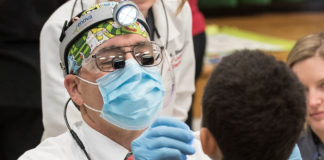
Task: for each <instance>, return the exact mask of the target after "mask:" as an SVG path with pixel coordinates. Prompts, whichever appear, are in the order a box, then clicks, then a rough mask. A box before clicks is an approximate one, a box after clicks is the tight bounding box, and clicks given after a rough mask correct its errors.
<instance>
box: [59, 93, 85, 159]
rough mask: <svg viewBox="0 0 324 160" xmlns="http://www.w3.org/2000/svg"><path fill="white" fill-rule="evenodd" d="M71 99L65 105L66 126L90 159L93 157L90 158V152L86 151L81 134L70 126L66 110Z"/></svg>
mask: <svg viewBox="0 0 324 160" xmlns="http://www.w3.org/2000/svg"><path fill="white" fill-rule="evenodd" d="M70 101H71V98H69V99H68V100H67V102H66V103H65V107H64V121H65V124H66V127H67V128H68V130H69V131H70V133H71V135H72V137H73V139H74V140H75V142H76V143H77V144H78V145H79V147H80V148H81V150H82V151H83V153H84V154H85V155H86V157H87V159H88V160H91V158H90V156H89V154H88V152H87V151H86V149H85V147H84V145H83V143H82V141H81V140H80V138H79V136H78V135H77V134H76V133H75V132H74V131H73V129H72V128H71V127H70V124H69V121H68V119H67V116H66V110H67V107H68V104H69V102H70Z"/></svg>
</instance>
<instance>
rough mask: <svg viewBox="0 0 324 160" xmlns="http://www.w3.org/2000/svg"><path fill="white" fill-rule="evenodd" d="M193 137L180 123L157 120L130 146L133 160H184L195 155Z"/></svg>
mask: <svg viewBox="0 0 324 160" xmlns="http://www.w3.org/2000/svg"><path fill="white" fill-rule="evenodd" d="M193 138H194V137H193V135H192V132H191V130H190V129H189V127H188V126H187V125H186V124H185V123H184V122H182V121H180V120H176V119H173V118H166V117H161V118H158V119H157V120H156V121H154V123H153V124H152V125H151V127H149V128H148V129H147V130H146V131H145V132H144V133H143V134H142V135H141V136H140V137H138V138H137V139H135V140H134V141H133V142H132V144H131V149H132V152H133V155H134V157H135V160H185V159H186V155H191V154H194V153H195V149H194V148H193V146H192V145H191V144H192V142H193Z"/></svg>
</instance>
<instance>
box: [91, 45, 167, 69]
mask: <svg viewBox="0 0 324 160" xmlns="http://www.w3.org/2000/svg"><path fill="white" fill-rule="evenodd" d="M147 44H149V45H150V46H151V48H152V52H154V50H155V49H154V48H156V47H157V48H159V49H160V55H161V60H160V61H159V62H158V63H156V64H152V65H143V64H141V62H139V59H138V58H136V57H137V56H136V55H135V54H136V53H135V48H136V47H138V46H140V45H147ZM154 46H156V47H154ZM126 47H133V48H132V50H126V51H125V50H122V48H126ZM113 49H118V51H120V52H119V53H117V54H118V55H119V54H120V55H122V56H123V61H124V62H125V55H126V54H127V53H131V54H132V56H133V58H134V59H135V60H136V62H137V63H138V64H139V65H140V66H143V67H152V66H157V65H159V64H160V63H161V62H162V61H163V58H164V57H163V50H164V46H163V45H160V44H159V43H156V42H154V41H142V42H138V43H136V44H134V45H129V46H121V47H107V48H102V49H100V50H99V51H97V52H96V53H94V54H93V55H91V58H92V59H93V60H94V62H95V64H96V67H97V69H99V70H100V71H102V72H114V71H115V70H116V69H115V68H114V66H113V61H110V62H109V63H111V65H112V69H113V70H111V71H104V70H102V68H100V67H99V64H98V63H99V62H98V60H97V58H99V56H98V54H101V53H103V52H105V51H108V50H113ZM102 57H104V56H102ZM153 58H154V62H155V61H156V59H155V57H154V56H153ZM122 68H123V67H122ZM117 69H120V68H117Z"/></svg>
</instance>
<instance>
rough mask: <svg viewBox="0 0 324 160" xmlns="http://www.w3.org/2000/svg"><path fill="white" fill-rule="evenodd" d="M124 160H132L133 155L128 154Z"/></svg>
mask: <svg viewBox="0 0 324 160" xmlns="http://www.w3.org/2000/svg"><path fill="white" fill-rule="evenodd" d="M124 160H134V156H133V153H132V152H130V153H128V154H127V155H126V157H125V159H124Z"/></svg>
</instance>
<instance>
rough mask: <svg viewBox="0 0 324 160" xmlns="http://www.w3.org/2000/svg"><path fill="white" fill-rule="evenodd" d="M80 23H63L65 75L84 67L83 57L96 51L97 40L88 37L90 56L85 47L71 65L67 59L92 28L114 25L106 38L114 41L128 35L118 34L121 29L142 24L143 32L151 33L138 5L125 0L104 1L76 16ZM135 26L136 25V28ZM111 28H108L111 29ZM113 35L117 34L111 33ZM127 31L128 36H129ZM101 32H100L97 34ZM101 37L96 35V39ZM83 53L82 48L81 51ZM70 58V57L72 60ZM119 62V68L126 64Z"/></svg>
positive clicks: (62, 63)
mask: <svg viewBox="0 0 324 160" xmlns="http://www.w3.org/2000/svg"><path fill="white" fill-rule="evenodd" d="M77 17H78V18H77V20H76V21H74V22H72V21H70V22H69V23H68V22H67V21H66V22H65V23H64V26H63V29H62V33H61V37H60V41H61V44H60V59H61V63H60V65H61V68H62V69H63V70H64V76H65V75H66V74H69V73H70V71H69V69H71V67H72V66H75V65H78V66H81V63H82V61H83V59H84V58H87V57H88V56H89V54H90V53H91V51H92V50H93V49H94V48H96V47H97V46H96V45H93V43H94V41H95V40H93V39H90V40H91V41H90V40H89V39H88V38H91V36H88V37H87V39H86V40H85V41H87V44H88V46H89V47H90V49H88V50H87V53H83V52H85V50H86V49H84V48H83V51H82V52H81V51H78V53H75V54H80V55H75V57H72V59H73V60H75V61H73V63H71V60H70V62H69V63H68V58H67V57H68V56H69V55H70V53H69V51H71V48H72V49H73V47H75V44H76V43H79V41H80V38H81V37H82V36H84V34H85V33H87V32H88V31H89V30H91V29H93V28H94V27H96V26H97V25H100V24H101V23H103V22H105V21H109V22H112V20H113V24H111V27H110V28H112V29H111V32H108V31H107V32H105V33H106V37H105V38H106V39H104V40H107V38H108V39H109V38H112V37H114V36H116V35H119V34H127V33H128V31H124V33H119V32H120V31H116V30H118V29H120V28H129V27H134V26H130V25H133V24H135V23H139V24H138V25H139V26H137V27H140V28H141V27H143V29H144V30H146V31H147V32H148V33H150V32H149V27H148V25H147V23H146V21H145V18H144V16H143V15H142V14H141V12H140V11H139V9H138V7H137V6H136V4H135V3H133V2H131V1H128V0H125V1H120V2H114V1H109V2H103V3H100V4H97V5H95V6H93V7H91V8H90V9H88V10H86V11H84V12H82V13H81V14H79V15H78V16H77ZM135 27H136V26H135ZM108 29H109V28H108ZM108 29H107V28H103V30H105V31H106V30H108ZM112 32H114V33H112ZM126 32H127V33H126ZM97 33H98V34H99V33H102V32H100V31H98V32H97ZM98 34H96V35H94V36H97V37H96V38H98ZM104 40H101V39H99V40H98V41H99V42H97V43H96V44H101V43H103V42H104ZM81 47H83V46H80V47H79V48H77V49H80V48H81ZM80 50H81V49H80ZM69 58H70V59H71V57H69ZM117 61H119V60H116V65H117V66H119V67H121V66H122V65H123V64H121V63H119V62H118V63H117Z"/></svg>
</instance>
